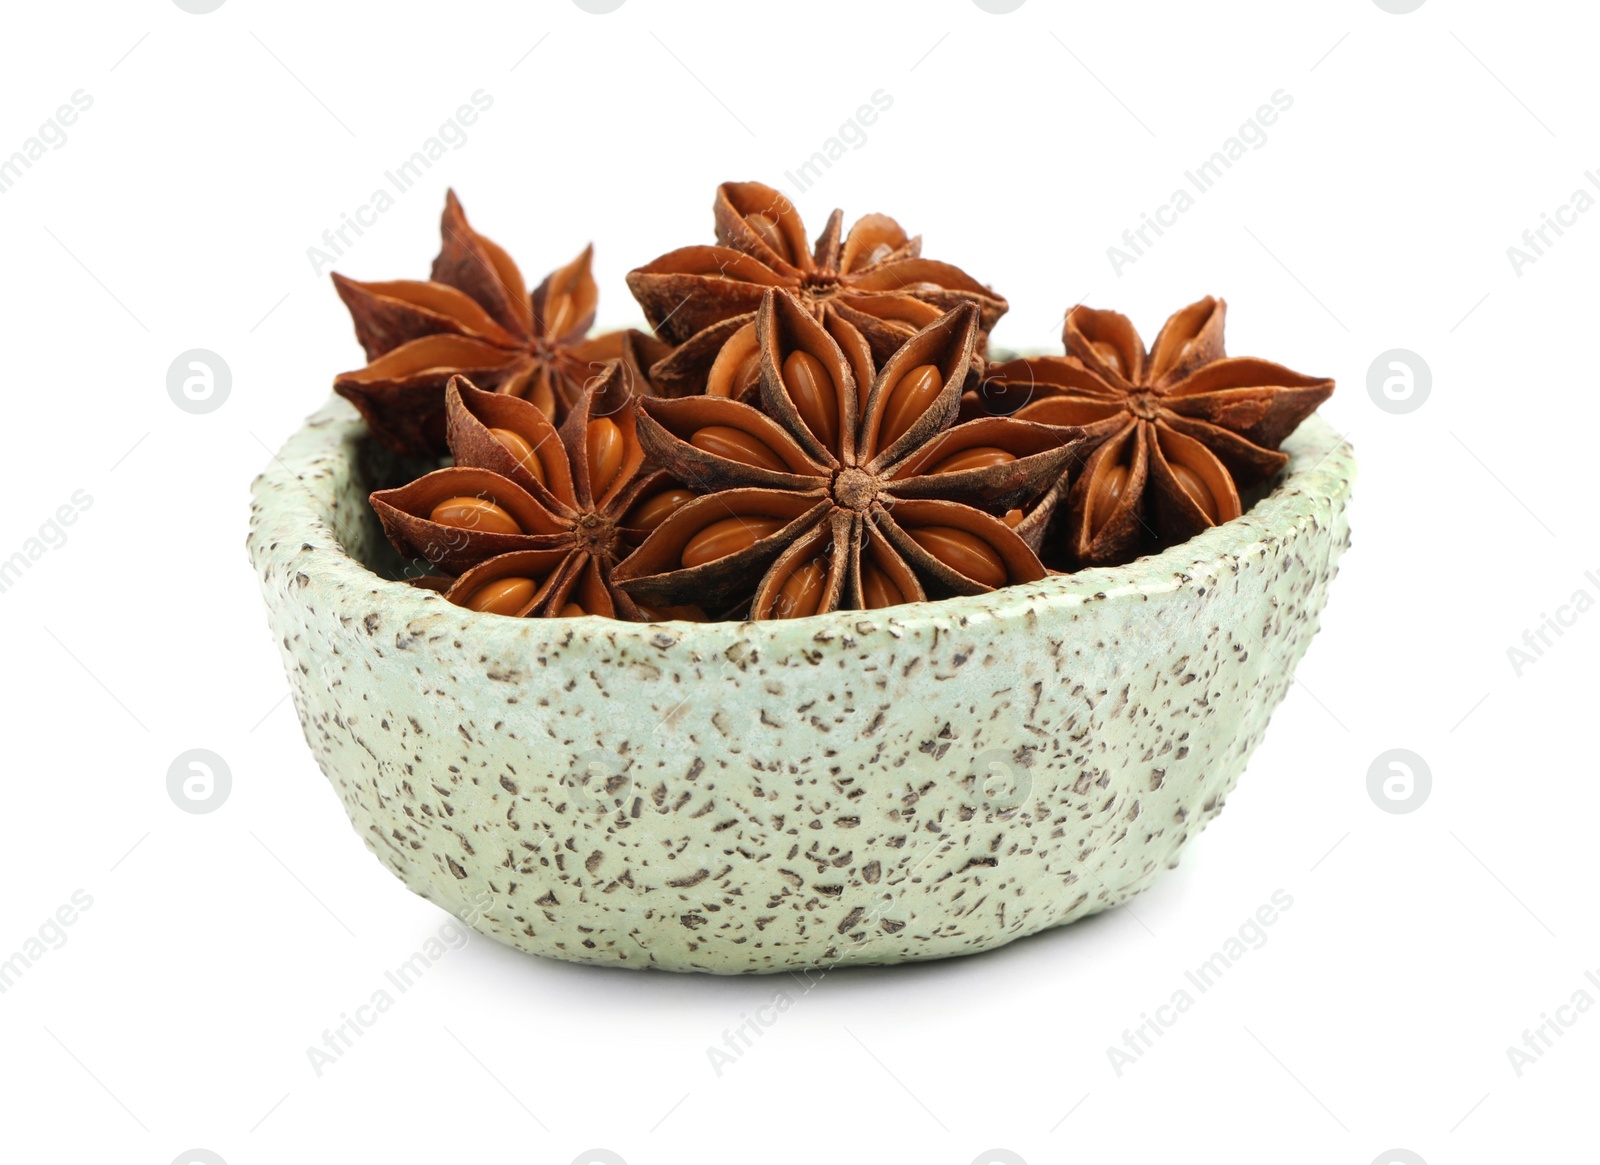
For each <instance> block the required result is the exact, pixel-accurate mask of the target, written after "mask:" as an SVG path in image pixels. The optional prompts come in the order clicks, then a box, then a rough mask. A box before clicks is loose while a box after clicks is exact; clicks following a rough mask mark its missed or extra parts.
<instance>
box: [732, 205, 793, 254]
mask: <svg viewBox="0 0 1600 1165" xmlns="http://www.w3.org/2000/svg"><path fill="white" fill-rule="evenodd" d="M744 221H745V224H746V225H747V226H749V228H750V229H751V230H753V231H755V233H756V234H757V235H759V236H760V238H761V241H762V242H763V243H765V244H766V245H767V246H769V247H771V248H772V249H773V250H774V251H776V252H777V254H778V258H780V259H782V260H783V261H784V262H785V263H790V264H792V263H793V262H794V256H793V255H791V254H790V253H789V242H788V240H787V239H785V238H784V237H783V232H782V231H781V230H779V229H778V220H777V219H775V218H771V217H769V216H767V215H764V214H749V215H746V216H745V219H744Z"/></svg>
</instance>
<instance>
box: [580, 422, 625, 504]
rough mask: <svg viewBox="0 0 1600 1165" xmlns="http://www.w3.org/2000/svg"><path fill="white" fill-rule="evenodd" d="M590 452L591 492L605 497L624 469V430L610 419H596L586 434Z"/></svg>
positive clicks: (596, 495) (590, 423)
mask: <svg viewBox="0 0 1600 1165" xmlns="http://www.w3.org/2000/svg"><path fill="white" fill-rule="evenodd" d="M585 438H586V440H587V443H588V452H589V491H590V492H591V493H592V494H593V495H594V496H595V497H596V498H600V497H604V496H605V492H606V490H608V489H610V488H611V483H612V482H613V481H615V480H616V477H617V471H618V470H619V469H621V468H622V456H623V452H624V450H623V448H622V430H621V429H619V428H617V423H616V422H615V421H613V420H612V419H611V418H610V417H596V418H595V419H594V420H592V421H590V422H589V428H588V430H587V431H586V433H585Z"/></svg>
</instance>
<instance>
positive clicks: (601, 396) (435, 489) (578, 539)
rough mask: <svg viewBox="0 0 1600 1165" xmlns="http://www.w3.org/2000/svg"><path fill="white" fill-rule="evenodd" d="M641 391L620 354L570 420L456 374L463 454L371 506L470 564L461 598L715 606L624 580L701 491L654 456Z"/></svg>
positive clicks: (413, 536)
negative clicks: (640, 426)
mask: <svg viewBox="0 0 1600 1165" xmlns="http://www.w3.org/2000/svg"><path fill="white" fill-rule="evenodd" d="M636 399H637V398H635V397H633V396H632V395H631V394H630V393H628V392H627V390H626V386H625V383H624V377H623V373H622V369H621V368H620V366H618V365H615V364H613V365H612V366H611V367H610V368H609V369H608V371H607V372H606V373H604V374H603V376H602V378H601V380H600V381H599V382H598V383H596V384H594V385H591V386H590V388H589V389H587V390H585V391H584V392H583V393H581V394H580V395H579V396H578V399H577V400H576V402H574V404H573V406H572V410H571V412H570V413H569V414H568V416H567V419H566V421H565V422H563V424H562V426H561V428H560V429H559V430H558V429H556V428H555V427H554V426H552V425H551V423H550V421H549V419H548V418H546V417H545V415H544V414H543V413H542V412H541V411H540V410H539V409H538V408H537V407H535V406H534V405H533V404H532V403H531V402H529V401H526V400H523V399H520V398H518V397H513V396H506V395H505V394H503V393H492V392H483V391H481V390H479V389H476V388H474V387H472V385H471V383H470V382H469V381H467V379H466V378H465V377H461V376H457V377H453V378H451V381H450V383H449V385H448V387H447V388H446V402H447V404H446V407H447V411H448V419H449V444H450V449H451V451H452V452H453V453H454V455H455V458H456V464H455V465H454V466H452V467H450V468H448V469H438V470H435V471H434V472H432V473H429V474H427V475H425V476H423V477H420V478H418V479H417V480H416V481H413V482H412V483H410V484H409V485H406V486H402V487H400V488H399V489H390V490H380V491H378V492H376V493H374V494H373V495H372V506H373V508H374V509H375V510H376V511H377V513H378V516H379V518H380V519H381V520H382V522H383V527H384V531H385V532H386V533H387V534H388V536H389V540H390V541H391V542H393V543H394V545H395V548H396V549H397V550H399V551H400V553H401V554H404V555H407V556H408V557H413V558H424V559H427V560H428V562H430V563H432V564H433V565H434V566H435V567H437V568H438V569H440V570H442V571H444V572H445V573H446V574H448V575H454V576H458V577H456V578H455V579H454V581H453V582H450V583H448V585H446V586H444V590H445V597H446V598H447V599H449V600H450V601H451V602H453V603H456V604H458V605H459V606H463V607H468V608H471V609H472V610H474V611H492V612H494V613H496V614H500V615H519V616H535V617H537V616H553V615H560V616H569V617H570V616H578V615H604V616H608V617H612V618H620V619H633V620H641V619H655V618H678V619H683V618H693V619H703V618H704V615H703V614H702V613H701V612H700V611H699V610H698V609H695V608H691V607H687V606H686V607H684V608H681V609H676V610H671V611H664V610H652V609H645V608H640V607H639V606H638V605H637V604H635V603H634V601H633V600H632V599H631V598H630V597H629V596H628V595H627V594H626V593H625V592H623V591H621V590H620V589H618V588H617V587H616V586H615V585H614V583H613V581H612V568H613V567H614V566H615V565H616V563H617V562H618V560H619V559H621V558H622V557H623V556H624V555H626V554H628V553H629V552H630V551H631V550H632V549H633V548H634V547H635V546H637V545H638V544H640V543H641V542H643V541H644V539H645V537H646V536H647V535H648V534H649V532H650V531H651V530H652V529H654V528H655V527H656V526H657V525H659V524H660V523H661V522H662V520H664V519H665V518H666V516H667V515H668V514H670V513H671V512H672V511H673V510H674V509H675V508H677V507H678V506H681V505H682V504H684V503H685V502H686V501H688V499H689V497H690V496H691V495H690V493H689V491H688V490H685V489H683V488H682V486H681V484H680V483H679V482H676V481H674V480H673V479H672V478H671V477H670V476H669V475H668V474H665V473H662V472H660V471H656V470H652V469H651V468H650V467H649V466H647V465H646V463H645V455H644V451H643V450H642V449H641V448H640V446H639V441H638V437H637V435H636V432H635V419H636V408H637V405H636ZM424 585H428V586H431V587H435V588H437V587H439V586H440V585H441V584H439V583H437V582H434V581H432V580H430V581H429V582H427V583H425V584H424Z"/></svg>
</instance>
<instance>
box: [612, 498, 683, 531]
mask: <svg viewBox="0 0 1600 1165" xmlns="http://www.w3.org/2000/svg"><path fill="white" fill-rule="evenodd" d="M693 500H694V494H693V492H691V491H690V490H686V489H664V490H662V491H661V492H660V493H658V494H656V495H654V496H653V497H648V498H646V499H645V500H644V501H642V502H640V503H639V504H638V505H636V506H634V507H633V509H632V510H630V511H629V512H628V516H627V517H626V518H624V519H623V522H622V524H623V525H624V526H626V527H628V528H629V529H631V530H645V531H650V530H654V529H655V528H656V527H657V526H659V525H661V523H662V522H665V521H666V520H667V519H668V518H669V517H671V515H672V512H673V511H674V510H676V509H677V508H678V507H679V506H681V505H683V504H684V503H685V502H691V501H693Z"/></svg>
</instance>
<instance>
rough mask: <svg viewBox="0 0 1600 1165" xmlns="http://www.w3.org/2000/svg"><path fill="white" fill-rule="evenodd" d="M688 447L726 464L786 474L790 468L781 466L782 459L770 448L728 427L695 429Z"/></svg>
mask: <svg viewBox="0 0 1600 1165" xmlns="http://www.w3.org/2000/svg"><path fill="white" fill-rule="evenodd" d="M689 444H691V445H693V446H694V447H695V448H696V449H701V450H704V451H705V452H707V453H711V454H715V455H716V456H718V457H726V458H727V459H728V460H729V461H738V462H742V463H743V464H745V465H753V466H755V467H756V468H757V469H770V470H772V471H773V472H775V473H785V472H787V471H788V468H789V467H788V466H787V465H785V464H784V463H783V458H781V457H779V456H778V455H777V454H776V453H774V452H773V451H772V446H770V445H768V444H767V443H766V442H765V441H763V440H761V438H759V437H755V436H752V435H751V434H749V433H746V432H745V431H744V430H743V429H735V428H733V427H732V426H730V425H707V426H706V427H705V428H703V429H697V430H695V432H694V433H693V434H692V435H691V436H690V437H689Z"/></svg>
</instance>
